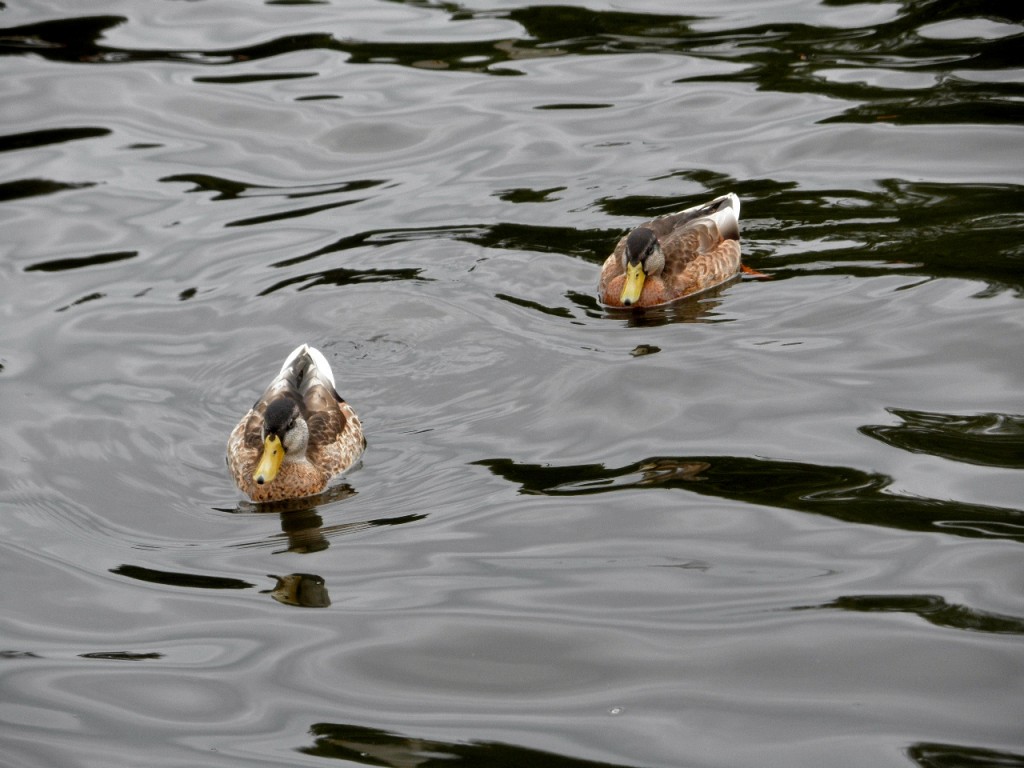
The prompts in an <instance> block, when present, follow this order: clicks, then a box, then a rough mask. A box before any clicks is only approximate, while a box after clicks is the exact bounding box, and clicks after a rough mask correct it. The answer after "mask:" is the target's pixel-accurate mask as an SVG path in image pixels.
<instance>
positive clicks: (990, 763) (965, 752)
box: [907, 741, 1024, 768]
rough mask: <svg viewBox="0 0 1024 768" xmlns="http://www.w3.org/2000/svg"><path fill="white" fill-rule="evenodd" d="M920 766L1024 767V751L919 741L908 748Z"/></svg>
mask: <svg viewBox="0 0 1024 768" xmlns="http://www.w3.org/2000/svg"><path fill="white" fill-rule="evenodd" d="M907 756H908V757H909V758H910V759H911V760H913V761H914V763H916V764H917V766H918V768H1024V753H1020V752H1004V751H1002V750H996V749H986V748H984V747H969V746H966V745H963V744H939V743H935V742H926V741H923V742H918V743H916V744H912V745H911V746H910V747H908V748H907Z"/></svg>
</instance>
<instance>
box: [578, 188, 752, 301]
mask: <svg viewBox="0 0 1024 768" xmlns="http://www.w3.org/2000/svg"><path fill="white" fill-rule="evenodd" d="M739 219H740V199H739V198H738V197H736V195H734V194H732V193H731V192H730V193H729V194H727V195H722V196H721V197H718V198H715V199H714V200H712V201H711V202H710V203H704V204H703V205H695V206H693V207H692V208H687V209H686V210H685V211H680V212H679V213H670V214H667V215H665V216H659V217H658V218H656V219H652V220H651V221H648V222H646V223H644V224H641V225H640V226H639V227H637V228H636V229H634V230H633V231H632V232H630V233H629V234H627V235H625V236H624V237H623V238H622V239H621V240H619V244H618V245H616V246H615V250H614V251H613V252H612V254H611V256H609V257H608V258H607V259H606V260H605V262H604V266H602V267H601V280H600V282H599V283H598V286H597V289H598V292H599V294H600V297H601V301H603V302H604V303H605V304H607V305H608V306H612V307H652V306H655V305H657V304H665V303H666V302H669V301H675V300H676V299H681V298H682V297H684V296H689V295H690V294H693V293H697V292H698V291H704V290H707V289H708V288H713V287H714V286H716V285H719V284H721V283H724V282H725V281H726V280H729V279H730V278H732V277H734V276H735V275H736V274H737V273H738V272H739V270H740V225H739Z"/></svg>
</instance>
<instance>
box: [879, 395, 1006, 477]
mask: <svg viewBox="0 0 1024 768" xmlns="http://www.w3.org/2000/svg"><path fill="white" fill-rule="evenodd" d="M886 410H887V411H889V413H891V414H892V415H893V416H896V417H897V418H899V419H900V420H902V422H903V423H902V424H899V425H896V426H886V425H881V424H876V425H870V426H864V427H861V428H860V431H861V432H862V433H863V434H865V435H868V436H870V437H873V438H875V439H877V440H881V441H882V442H883V443H887V444H888V445H891V446H893V447H894V448H901V449H903V450H904V451H910V452H911V453H927V454H931V455H932V456H941V457H942V458H944V459H951V460H953V461H963V462H966V463H968V464H979V465H981V466H988V467H1007V468H1014V469H1024V416H1019V415H1015V414H1009V413H979V414H974V415H970V416H957V415H954V414H949V413H930V412H928V411H912V410H908V409H906V408H886Z"/></svg>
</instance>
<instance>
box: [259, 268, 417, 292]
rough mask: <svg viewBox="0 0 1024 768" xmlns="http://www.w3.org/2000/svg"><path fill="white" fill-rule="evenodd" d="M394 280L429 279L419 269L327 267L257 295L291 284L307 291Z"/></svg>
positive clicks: (288, 280)
mask: <svg viewBox="0 0 1024 768" xmlns="http://www.w3.org/2000/svg"><path fill="white" fill-rule="evenodd" d="M394 280H421V281H422V280H427V278H425V277H422V276H421V275H420V270H419V269H363V270H359V269H345V268H343V267H338V268H336V269H325V270H323V271H321V272H310V273H307V274H303V275H298V276H296V277H290V278H288V279H287V280H281V281H280V282H277V283H274V284H273V285H272V286H270V287H269V288H264V289H263V290H262V291H260V292H259V293H258V294H257V296H268V295H270V294H271V293H275V292H277V291H280V290H282V289H284V288H287V287H288V286H291V285H296V284H299V283H301V284H303V285H300V287H299V288H298V289H297V290H299V291H305V290H308V289H310V288H314V287H316V286H318V285H356V284H359V283H381V282H390V281H394Z"/></svg>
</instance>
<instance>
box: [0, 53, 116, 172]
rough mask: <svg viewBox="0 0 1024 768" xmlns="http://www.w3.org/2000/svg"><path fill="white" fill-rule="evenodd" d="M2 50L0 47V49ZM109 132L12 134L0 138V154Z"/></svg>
mask: <svg viewBox="0 0 1024 768" xmlns="http://www.w3.org/2000/svg"><path fill="white" fill-rule="evenodd" d="M0 50H2V47H0ZM110 133H111V131H110V130H109V129H107V128H90V127H86V128H49V129H46V130H42V131H29V132H28V133H12V134H8V135H7V136H0V152H11V151H13V150H17V149H33V148H35V147H45V146H49V145H50V144H62V143H64V142H66V141H78V140H79V139H94V138H97V137H99V136H107V135H109V134H110Z"/></svg>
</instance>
